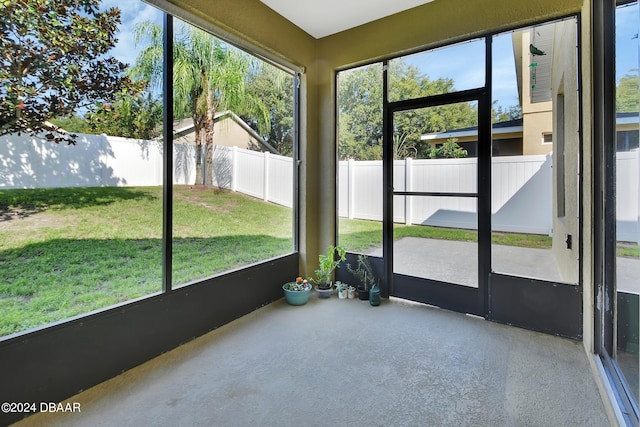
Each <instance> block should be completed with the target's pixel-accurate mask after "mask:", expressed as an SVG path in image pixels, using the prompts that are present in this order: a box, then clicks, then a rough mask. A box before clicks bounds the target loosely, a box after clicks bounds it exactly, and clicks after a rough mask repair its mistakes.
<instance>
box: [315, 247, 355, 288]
mask: <svg viewBox="0 0 640 427" xmlns="http://www.w3.org/2000/svg"><path fill="white" fill-rule="evenodd" d="M336 255H337V257H336ZM346 255H347V251H346V250H345V249H343V248H341V247H340V246H333V245H329V247H328V248H327V253H326V254H320V255H319V256H318V269H317V270H316V271H315V277H314V278H312V279H311V281H312V282H313V283H315V284H316V290H317V291H318V296H319V297H320V298H329V296H331V293H332V292H333V285H332V282H331V280H332V278H333V271H334V270H335V269H336V268H339V267H340V263H341V262H343V261H346Z"/></svg>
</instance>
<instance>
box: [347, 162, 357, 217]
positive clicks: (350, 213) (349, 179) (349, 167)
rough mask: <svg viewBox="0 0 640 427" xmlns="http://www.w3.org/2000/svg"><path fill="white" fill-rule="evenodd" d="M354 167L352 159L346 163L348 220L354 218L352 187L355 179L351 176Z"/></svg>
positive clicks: (354, 163)
mask: <svg viewBox="0 0 640 427" xmlns="http://www.w3.org/2000/svg"><path fill="white" fill-rule="evenodd" d="M355 165H356V161H355V160H353V159H349V160H348V161H347V216H348V217H349V219H353V218H354V216H355V213H354V211H355V206H354V203H355V202H354V200H353V195H354V191H353V186H354V185H355V178H354V176H353V172H354V170H353V169H354V168H355Z"/></svg>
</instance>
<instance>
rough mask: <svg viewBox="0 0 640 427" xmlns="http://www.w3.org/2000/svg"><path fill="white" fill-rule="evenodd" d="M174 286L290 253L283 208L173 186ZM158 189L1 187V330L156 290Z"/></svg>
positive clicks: (288, 225) (159, 242)
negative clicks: (32, 188) (23, 188)
mask: <svg viewBox="0 0 640 427" xmlns="http://www.w3.org/2000/svg"><path fill="white" fill-rule="evenodd" d="M173 234H174V236H173V237H174V238H173V246H172V250H173V272H172V273H173V281H174V286H179V285H181V284H186V283H188V282H191V281H194V280H197V279H201V278H204V277H208V276H211V275H214V274H216V273H220V272H223V271H227V270H229V269H233V268H237V267H241V266H243V265H247V264H251V263H254V262H258V261H261V260H264V259H268V258H272V257H274V256H278V255H283V254H286V253H289V252H291V250H292V248H293V243H292V218H291V209H288V208H284V207H280V206H276V205H273V204H268V203H264V202H262V201H258V200H255V199H252V198H249V197H245V196H241V195H238V194H232V193H229V192H224V191H214V190H211V189H201V188H198V187H195V188H190V187H176V188H175V191H174V226H173ZM161 267H162V189H161V188H158V187H144V188H122V187H105V188H65V189H37V190H0V313H2V315H0V335H7V334H11V333H14V332H18V331H22V330H26V329H30V328H32V327H35V326H40V325H44V324H47V323H50V322H53V321H56V320H61V319H65V318H68V317H71V316H74V315H78V314H82V313H86V312H89V311H93V310H96V309H100V308H104V307H107V306H109V305H113V304H116V303H119V302H123V301H127V300H131V299H134V298H138V297H141V296H144V295H149V294H152V293H155V292H159V291H160V290H161V288H162V277H161V272H162V268H161Z"/></svg>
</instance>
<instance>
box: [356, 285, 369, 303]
mask: <svg viewBox="0 0 640 427" xmlns="http://www.w3.org/2000/svg"><path fill="white" fill-rule="evenodd" d="M358 299H359V300H362V301H368V300H369V290H368V289H367V290H365V289H362V288H358Z"/></svg>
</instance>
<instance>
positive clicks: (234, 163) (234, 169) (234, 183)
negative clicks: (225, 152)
mask: <svg viewBox="0 0 640 427" xmlns="http://www.w3.org/2000/svg"><path fill="white" fill-rule="evenodd" d="M237 175H238V147H236V146H235V145H234V146H233V147H231V191H237V190H238V179H237V178H238V176H237Z"/></svg>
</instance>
